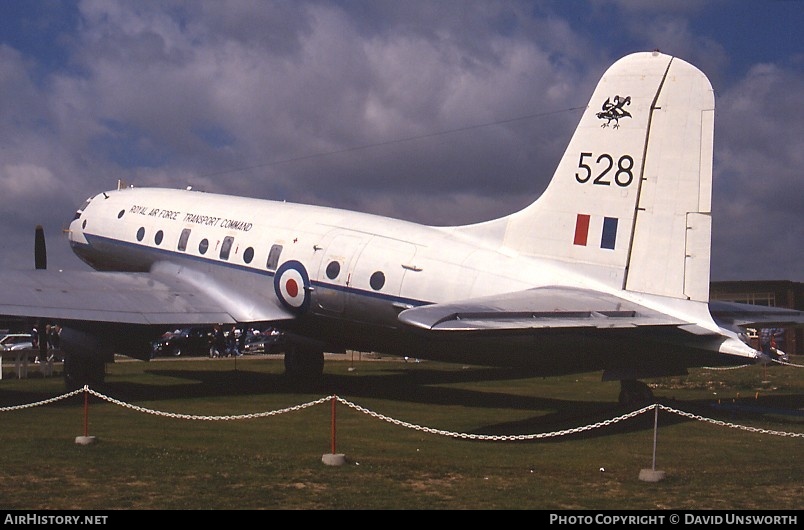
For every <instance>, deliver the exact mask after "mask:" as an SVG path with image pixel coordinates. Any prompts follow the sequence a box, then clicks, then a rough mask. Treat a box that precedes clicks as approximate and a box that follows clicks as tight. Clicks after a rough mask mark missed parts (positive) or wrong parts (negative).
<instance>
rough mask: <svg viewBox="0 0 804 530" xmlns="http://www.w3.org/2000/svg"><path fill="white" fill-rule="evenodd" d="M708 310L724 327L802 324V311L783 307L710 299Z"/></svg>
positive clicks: (764, 326) (803, 313) (803, 319)
mask: <svg viewBox="0 0 804 530" xmlns="http://www.w3.org/2000/svg"><path fill="white" fill-rule="evenodd" d="M709 311H710V313H711V314H712V318H713V319H714V320H715V322H717V323H718V325H721V326H724V327H735V326H738V327H756V328H767V327H782V326H804V312H802V311H797V310H795V309H787V308H784V307H768V306H759V305H753V304H740V303H736V302H723V301H719V300H712V301H710V302H709Z"/></svg>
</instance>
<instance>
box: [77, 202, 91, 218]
mask: <svg viewBox="0 0 804 530" xmlns="http://www.w3.org/2000/svg"><path fill="white" fill-rule="evenodd" d="M91 200H92V199H87V200H86V201H84V204H82V205H81V207H80V208H78V210H76V212H75V217H73V221H75V220H76V219H78V218H79V217H81V214H82V213H84V210H86V208H87V206H89V201H91Z"/></svg>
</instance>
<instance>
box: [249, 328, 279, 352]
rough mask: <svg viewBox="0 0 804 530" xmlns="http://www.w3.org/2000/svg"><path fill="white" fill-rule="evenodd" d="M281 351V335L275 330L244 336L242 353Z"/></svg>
mask: <svg viewBox="0 0 804 530" xmlns="http://www.w3.org/2000/svg"><path fill="white" fill-rule="evenodd" d="M282 351H283V344H282V333H280V332H279V331H276V330H268V331H265V332H262V333H259V334H254V333H249V334H248V335H247V336H246V341H245V345H244V346H243V352H242V353H245V354H257V353H280V352H282Z"/></svg>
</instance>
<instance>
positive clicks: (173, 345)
mask: <svg viewBox="0 0 804 530" xmlns="http://www.w3.org/2000/svg"><path fill="white" fill-rule="evenodd" d="M211 339H212V327H210V326H198V327H190V328H184V329H177V330H175V331H169V332H167V333H165V334H164V335H162V337H160V338H159V339H157V340H155V341H154V342H153V343H152V344H151V346H152V354H151V356H152V357H160V356H174V357H178V356H198V355H204V356H208V355H209V348H210V341H211Z"/></svg>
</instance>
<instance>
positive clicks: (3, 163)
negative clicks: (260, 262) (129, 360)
mask: <svg viewBox="0 0 804 530" xmlns="http://www.w3.org/2000/svg"><path fill="white" fill-rule="evenodd" d="M802 27H804V2H799V1H774V0H768V1H759V0H756V1H753V0H710V1H692V0H689V1H683V0H674V1H672V2H670V1H668V2H661V1H655V0H589V1H554V2H551V1H516V0H499V1H497V0H479V1H473V0H405V1H404V2H400V1H396V0H387V1H386V0H340V1H337V0H326V1H324V0H322V1H316V0H310V1H304V0H294V1H292V2H290V1H276V2H273V1H261V0H230V1H221V0H192V1H170V0H158V1H150V0H138V1H136V2H135V1H119V2H118V1H113V0H86V1H74V2H73V1H64V0H52V1H51V0H37V1H26V0H3V1H2V2H0V197H2V199H0V200H1V201H2V202H0V223H2V225H1V226H2V229H3V232H2V233H3V238H2V240H1V242H0V248H1V249H2V253H1V254H0V266H2V267H4V268H32V267H33V232H34V227H35V226H36V225H37V224H42V225H43V226H44V227H45V230H46V234H47V238H48V252H49V266H50V267H51V268H62V269H81V268H86V266H85V265H83V264H82V263H81V262H79V261H78V260H77V259H76V258H75V257H73V255H72V253H71V252H70V250H69V246H68V244H67V241H66V239H65V237H64V236H63V234H62V230H63V228H65V227H66V226H67V224H68V222H69V221H70V219H71V218H72V216H73V214H74V212H75V209H76V207H77V206H79V205H80V204H81V203H82V202H83V201H84V200H85V199H86V198H87V197H89V196H90V195H94V194H95V193H97V192H99V191H103V190H107V189H114V188H116V186H117V182H118V180H123V181H124V182H126V183H127V184H134V185H136V186H149V185H154V186H164V187H185V186H187V185H192V186H194V187H195V188H196V189H203V190H206V191H210V192H224V193H232V194H245V195H250V196H255V197H261V198H268V199H279V200H287V201H295V202H305V203H311V204H319V205H327V206H336V207H343V208H350V209H356V210H361V211H367V212H371V213H378V214H382V215H389V216H393V217H399V218H402V219H407V220H412V221H418V222H423V223H428V224H438V225H452V224H463V223H471V222H478V221H484V220H487V219H491V218H494V217H498V216H501V215H505V214H508V213H511V212H513V211H515V210H517V209H519V208H521V207H523V206H525V205H526V204H528V203H530V202H532V201H533V200H534V199H535V198H536V197H537V196H538V195H539V194H540V193H541V192H542V191H543V190H544V188H545V186H546V185H547V182H548V180H549V179H550V178H551V177H552V173H553V170H554V168H555V165H556V163H557V162H558V159H559V158H560V157H561V155H562V154H563V151H564V149H565V147H566V144H567V142H568V141H569V137H570V135H571V134H572V131H573V130H574V128H575V126H576V125H577V122H578V120H579V118H580V112H579V111H578V110H577V109H578V107H582V106H585V105H586V104H587V102H588V100H589V97H590V95H591V93H592V90H593V89H594V87H595V85H596V84H597V81H598V79H599V77H600V75H601V74H602V73H603V72H604V71H605V69H606V68H607V67H608V66H609V65H610V64H611V63H612V62H614V61H615V60H616V59H618V58H619V57H621V56H623V55H626V54H628V53H631V52H635V51H647V50H653V49H659V50H661V51H663V52H665V53H669V54H672V55H676V56H678V57H680V58H682V59H684V60H686V61H688V62H691V63H693V64H695V65H696V66H698V67H699V68H700V69H701V70H703V71H704V72H705V73H706V74H707V75H708V76H709V78H710V80H711V82H712V84H713V86H714V88H715V92H716V107H717V111H716V121H715V166H714V178H715V180H714V193H713V196H714V198H713V215H714V220H713V250H712V279H713V280H754V279H779V280H795V281H804V267H802V260H804V245H803V244H802V243H803V242H804V203H803V202H802V201H803V200H804V179H803V178H802V171H804V38H802V34H801V28H802Z"/></svg>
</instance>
